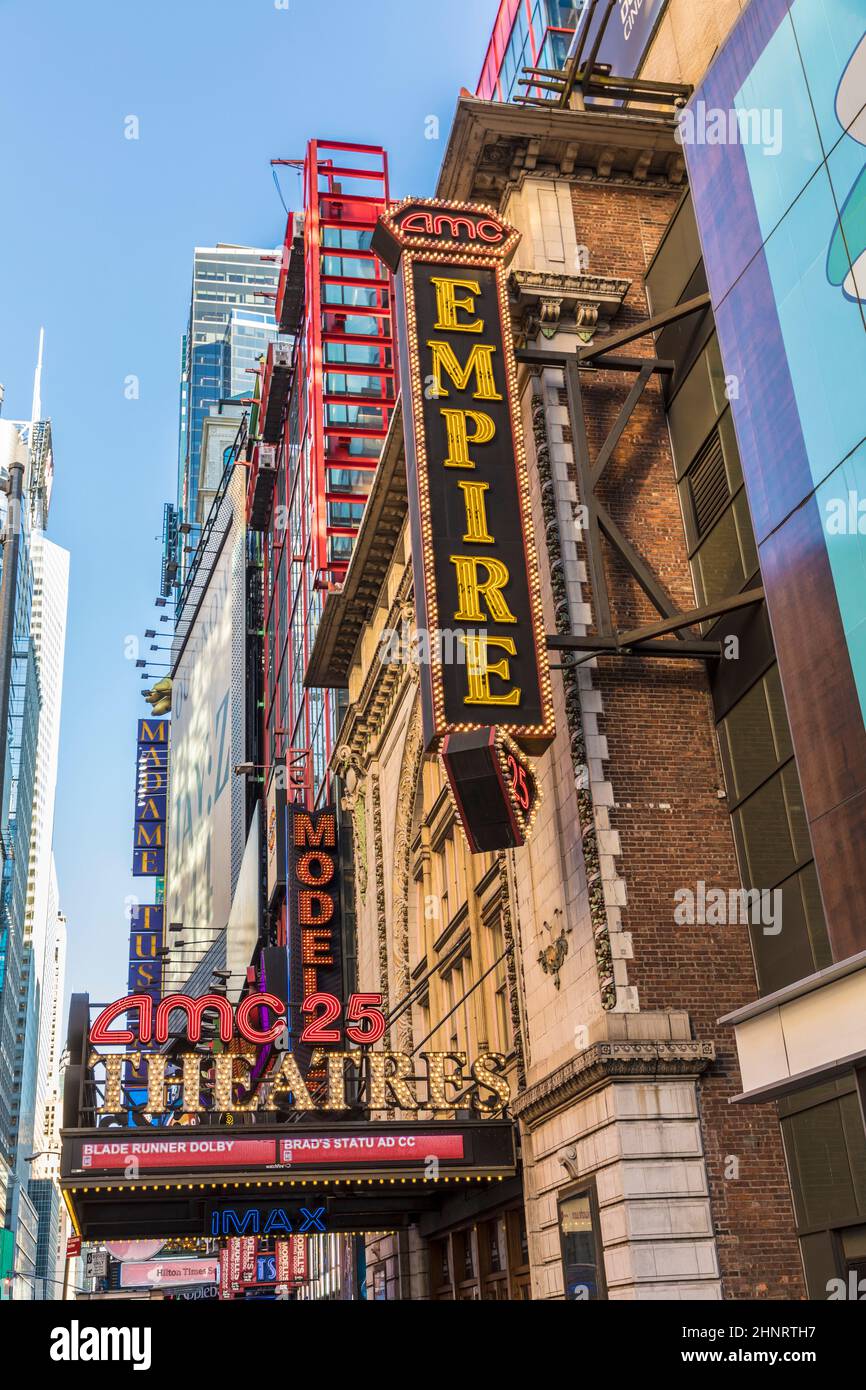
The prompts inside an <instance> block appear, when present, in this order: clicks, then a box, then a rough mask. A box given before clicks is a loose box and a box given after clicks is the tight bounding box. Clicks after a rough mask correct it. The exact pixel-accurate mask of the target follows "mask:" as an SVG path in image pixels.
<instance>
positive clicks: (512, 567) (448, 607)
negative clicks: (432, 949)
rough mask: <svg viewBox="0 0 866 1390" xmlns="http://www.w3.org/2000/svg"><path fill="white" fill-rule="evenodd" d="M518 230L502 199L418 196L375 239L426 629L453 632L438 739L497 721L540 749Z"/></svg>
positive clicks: (428, 741) (428, 693)
mask: <svg viewBox="0 0 866 1390" xmlns="http://www.w3.org/2000/svg"><path fill="white" fill-rule="evenodd" d="M518 237H519V234H518V233H517V232H516V231H515V230H514V229H513V228H511V227H508V226H507V225H506V224H505V223H503V222H502V221H501V220H500V219H499V218H498V217H497V215H496V213H495V212H494V211H493V210H492V209H491V208H486V207H480V206H475V205H471V204H454V203H445V202H438V201H429V202H428V201H419V200H407V201H406V202H403V203H400V204H398V205H397V206H396V207H394V208H393V209H391V210H390V211H389V212H388V213H387V214H385V215H384V216H383V217H382V218H380V220H379V223H378V224H377V227H376V231H375V234H374V238H373V248H374V250H375V251H376V252H377V253H378V255H379V256H380V257H381V258H382V260H383V261H385V263H386V264H387V265H388V266H389V267H390V268H391V269H392V270H393V271H394V272H395V275H396V284H397V315H398V331H399V339H400V359H401V382H402V389H403V400H404V406H403V414H404V431H405V442H406V456H407V457H406V466H407V473H408V481H409V509H410V524H411V527H412V555H413V565H414V572H415V605H416V615H417V621H418V626H419V628H423V629H426V631H427V633H428V634H438V633H443V632H449V633H451V634H452V636H453V637H456V642H454V641H452V642H450V643H449V644H448V650H449V651H450V652H451V653H452V659H450V660H448V661H444V660H443V659H442V656H441V654H437V651H436V644H435V643H431V658H430V660H429V662H428V663H427V664H426V665H425V667H424V668H423V675H422V683H421V688H422V708H423V716H424V734H425V745H426V747H427V748H428V749H430V750H433V749H439V748H440V747H441V745H442V740H443V739H444V738H446V737H449V736H450V737H452V738H453V737H454V736H459V735H462V734H468V733H472V732H473V731H477V730H481V729H489V728H492V727H496V728H499V729H502V730H504V731H505V732H506V733H507V734H508V735H510V736H511V737H512V738H513V739H515V740H516V741H517V742H518V743H519V744H520V745H521V747H523V748H524V749H525V750H526V751H527V752H530V753H541V752H543V751H544V749H545V748H546V747H547V745H548V744H549V743H550V741H551V739H552V737H553V710H552V701H551V690H550V676H549V672H548V668H547V663H546V659H545V652H546V647H545V640H544V629H543V625H542V615H541V596H540V591H539V582H538V564H537V558H536V552H535V542H534V537H533V531H532V520H531V514H530V503H529V490H528V481H527V471H526V456H525V452H524V444H523V431H522V424H521V419H520V414H519V406H518V400H517V373H516V367H515V361H514V349H513V344H512V337H511V324H510V316H509V310H508V292H507V277H506V266H507V263H508V261H509V259H510V258H511V255H512V254H513V252H514V250H515V247H516V245H517V241H518ZM397 272H399V273H397ZM455 652H456V653H457V658H456V659H454V658H453V654H454V653H455Z"/></svg>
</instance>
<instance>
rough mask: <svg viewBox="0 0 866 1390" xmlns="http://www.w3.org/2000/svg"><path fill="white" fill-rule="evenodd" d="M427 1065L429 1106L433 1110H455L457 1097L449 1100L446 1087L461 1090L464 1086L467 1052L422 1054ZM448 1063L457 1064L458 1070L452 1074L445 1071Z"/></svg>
mask: <svg viewBox="0 0 866 1390" xmlns="http://www.w3.org/2000/svg"><path fill="white" fill-rule="evenodd" d="M421 1056H422V1057H423V1059H424V1061H425V1062H426V1063H427V1105H428V1107H429V1108H430V1109H431V1110H453V1109H454V1106H455V1104H456V1097H454V1096H452V1098H451V1099H450V1100H449V1099H448V1096H447V1094H446V1091H445V1087H446V1086H453V1087H454V1088H455V1089H456V1090H458V1091H459V1090H460V1088H461V1087H462V1085H463V1076H462V1072H463V1068H464V1067H465V1066H466V1063H467V1060H468V1058H467V1055H466V1053H465V1052H422V1053H421ZM446 1062H455V1063H456V1064H457V1070H456V1071H455V1072H451V1073H450V1074H449V1073H447V1072H446V1071H445V1064H446Z"/></svg>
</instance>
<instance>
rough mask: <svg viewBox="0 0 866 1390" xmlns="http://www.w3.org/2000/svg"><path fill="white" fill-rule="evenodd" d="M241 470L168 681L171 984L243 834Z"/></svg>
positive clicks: (197, 943)
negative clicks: (175, 943)
mask: <svg viewBox="0 0 866 1390" xmlns="http://www.w3.org/2000/svg"><path fill="white" fill-rule="evenodd" d="M243 479H244V470H243V469H240V468H236V469H235V473H234V477H233V479H232V482H231V484H230V486H229V490H228V493H227V495H226V497H225V499H224V501H223V503H222V508H221V515H220V518H219V527H215V528H214V535H213V536H212V538H211V541H210V543H209V544H210V548H211V551H212V552H213V551H216V549H217V547H218V546H220V545H221V548H219V551H218V554H216V555H215V558H213V559H211V560H209V563H210V565H211V571H210V577H209V579H208V583H207V587H206V589H205V590H204V593H203V594H202V596H201V599H200V601H199V603H198V608H197V611H196V612H195V616H194V618H193V619H192V623H191V626H190V629H189V632H188V634H187V636H186V641H185V643H184V646H183V650H182V652H181V656H180V660H179V662H178V665H177V669H176V671H175V675H174V681H173V684H172V709H171V776H170V782H169V812H168V862H167V871H166V905H167V919H166V920H167V922H169V923H174V922H177V923H181V924H182V928H183V930H182V931H181V932H177V933H173V934H172V935H174V936H176V937H177V938H179V939H180V940H182V941H183V946H182V947H181V948H179V949H178V948H175V949H173V950H172V955H171V962H170V967H169V968H170V977H169V980H168V982H167V983H169V984H170V985H171V986H172V987H173V988H178V987H179V986H180V985H181V984H182V983H183V980H184V979H185V977H186V975H188V974H189V972H190V971H191V970H192V968H193V967H194V966H195V964H196V963H197V961H198V960H200V958H201V957H202V955H204V953H205V951H206V950H207V949H208V948H209V947H210V946H212V945H213V942H214V939H215V937H214V933H215V931H219V930H222V929H224V928H225V927H226V926H227V924H228V920H229V912H230V909H231V903H232V895H233V893H234V888H235V883H236V881H237V875H238V872H239V870H240V861H241V855H242V853H243V846H244V841H245V835H244V824H243V820H244V786H245V783H244V779H243V777H238V776H235V774H234V768H235V766H236V765H237V764H238V763H241V762H243V761H244V720H245V711H244V662H245V651H246V621H245V571H246V555H245V551H246V545H245V523H244V490H243ZM223 513H224V514H223ZM192 602H193V600H192V599H191V598H190V599H188V600H187V603H188V604H190V603H192ZM167 944H168V945H169V946H171V945H172V938H171V936H170V937H169V938H168V941H167Z"/></svg>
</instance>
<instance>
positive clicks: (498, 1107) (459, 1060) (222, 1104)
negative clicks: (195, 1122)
mask: <svg viewBox="0 0 866 1390" xmlns="http://www.w3.org/2000/svg"><path fill="white" fill-rule="evenodd" d="M126 1058H128V1059H129V1060H131V1061H132V1062H133V1064H134V1065H135V1067H136V1075H137V1076H138V1077H141V1078H142V1082H143V1080H144V1077H145V1076H146V1084H147V1099H146V1105H145V1108H144V1113H145V1115H146V1116H150V1117H153V1116H156V1115H165V1114H167V1113H168V1112H169V1110H172V1111H174V1112H175V1113H176V1114H177V1115H221V1114H226V1113H234V1114H242V1113H249V1112H250V1111H260V1112H261V1111H264V1112H266V1111H275V1110H279V1111H291V1110H297V1111H313V1110H314V1111H321V1112H344V1113H345V1112H346V1111H349V1110H355V1111H357V1110H366V1111H374V1110H405V1111H418V1110H422V1111H423V1110H453V1109H454V1108H455V1101H456V1098H457V1097H458V1096H459V1097H460V1101H461V1108H464V1109H472V1110H473V1111H474V1112H475V1113H476V1114H478V1115H480V1116H484V1117H486V1116H492V1115H498V1114H500V1113H501V1112H502V1111H503V1110H504V1109H505V1107H506V1106H507V1105H508V1103H509V1101H510V1099H511V1087H510V1085H509V1083H508V1080H507V1078H506V1076H505V1057H504V1055H503V1054H502V1053H501V1052H482V1053H480V1054H479V1056H478V1057H477V1058H476V1059H475V1061H473V1062H472V1063H471V1064H470V1063H469V1059H468V1057H467V1054H466V1053H465V1052H421V1053H419V1054H418V1059H417V1061H416V1060H415V1059H414V1058H413V1057H410V1056H409V1054H408V1053H406V1052H384V1051H383V1052H378V1051H374V1050H373V1049H365V1050H364V1051H361V1050H359V1049H353V1050H351V1051H348V1052H346V1051H343V1050H339V1049H335V1050H333V1051H331V1050H329V1051H327V1052H325V1051H322V1050H321V1049H316V1050H315V1051H314V1052H313V1054H312V1058H311V1061H310V1065H309V1067H305V1068H304V1070H302V1069H301V1066H300V1065H299V1062H298V1058H297V1056H296V1055H295V1054H294V1053H292V1052H285V1053H282V1054H279V1053H278V1054H276V1058H275V1061H274V1064H273V1065H272V1066H271V1068H270V1069H269V1070H268V1071H267V1072H266V1073H265V1074H264V1076H263V1077H262V1078H261V1081H260V1083H259V1084H258V1085H257V1086H255V1087H254V1086H253V1080H252V1068H253V1067H254V1065H255V1061H256V1053H255V1050H254V1049H252V1048H251V1049H250V1050H249V1051H242V1052H238V1051H233V1052H221V1053H217V1054H215V1055H213V1056H211V1055H202V1054H201V1053H199V1052H186V1053H181V1054H180V1055H179V1056H177V1057H174V1058H172V1059H169V1058H167V1057H166V1055H165V1053H163V1052H139V1051H132V1052H130V1053H126V1054H124V1053H100V1052H91V1053H90V1054H89V1056H88V1066H89V1067H90V1069H91V1070H92V1069H93V1068H95V1067H102V1068H103V1069H104V1082H103V1083H101V1084H102V1101H101V1104H100V1105H98V1106H97V1113H98V1114H100V1115H121V1114H123V1113H124V1111H125V1110H126V1109H127V1108H128V1103H127V1102H126V1101H125V1100H124V1096H123V1087H122V1084H121V1074H122V1069H123V1066H124V1061H125V1059H126ZM419 1066H420V1068H421V1069H422V1074H421V1075H420V1076H419V1075H418V1071H419ZM322 1067H325V1068H326V1079H327V1084H326V1087H325V1091H324V1094H320V1092H319V1089H318V1086H317V1087H316V1088H315V1089H316V1096H317V1098H316V1099H314V1098H313V1095H312V1094H311V1092H310V1088H309V1086H308V1084H307V1083H308V1081H312V1080H313V1079H315V1080H316V1082H318V1079H319V1077H320V1076H321V1074H322V1073H321V1071H320V1070H318V1069H319V1068H322ZM349 1070H350V1071H351V1072H352V1074H353V1077H356V1078H357V1080H358V1083H359V1086H360V1087H361V1088H362V1090H363V1094H364V1100H363V1102H360V1101H359V1102H358V1104H357V1105H354V1106H353V1105H350V1104H349V1101H348V1099H347V1085H346V1083H347V1071H349ZM305 1072H306V1076H305V1074H304V1073H305ZM449 1088H450V1089H449ZM167 1093H171V1104H169V1103H168V1101H167ZM205 1099H207V1100H208V1101H209V1105H207V1106H206V1105H205V1104H204V1103H203V1101H204V1100H205ZM167 1142H168V1143H169V1145H170V1146H171V1145H178V1144H181V1143H182V1142H185V1141H181V1140H171V1141H167ZM250 1142H253V1141H250ZM189 1143H190V1145H191V1147H190V1149H189V1153H190V1155H193V1154H196V1153H199V1152H201V1153H205V1154H207V1153H214V1154H217V1153H219V1152H221V1147H220V1146H221V1144H222V1143H223V1141H221V1140H213V1141H210V1140H205V1139H202V1140H198V1139H193V1140H190V1141H189ZM173 1151H174V1150H173V1149H172V1148H171V1147H169V1148H167V1149H166V1150H165V1152H166V1153H171V1152H173ZM105 1152H106V1153H108V1152H111V1148H110V1146H109V1147H107V1148H106V1149H105ZM154 1152H156V1150H154ZM362 1158H363V1155H362Z"/></svg>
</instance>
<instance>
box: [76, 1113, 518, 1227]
mask: <svg viewBox="0 0 866 1390" xmlns="http://www.w3.org/2000/svg"><path fill="white" fill-rule="evenodd" d="M515 1171H516V1169H515V1150H514V1131H513V1126H512V1124H511V1123H510V1121H507V1120H503V1121H496V1120H493V1121H491V1120H475V1121H466V1122H463V1123H446V1122H443V1121H433V1122H432V1123H424V1122H423V1121H418V1122H415V1123H412V1122H410V1123H408V1124H407V1123H398V1122H393V1121H391V1122H384V1123H381V1124H373V1123H369V1124H359V1125H355V1124H352V1123H349V1122H344V1123H339V1122H338V1123H336V1124H333V1125H330V1126H328V1127H322V1126H321V1125H317V1126H315V1125H311V1124H290V1125H284V1126H281V1127H279V1128H265V1127H264V1126H253V1125H247V1126H241V1125H238V1126H237V1127H229V1126H226V1127H221V1128H216V1127H209V1126H208V1127H206V1126H201V1127H198V1128H196V1129H195V1130H192V1129H188V1128H185V1129H180V1128H178V1129H172V1128H169V1129H155V1128H154V1129H150V1130H148V1131H144V1130H142V1129H114V1128H105V1129H88V1130H68V1131H65V1132H64V1136H63V1151H62V1163H61V1188H62V1191H63V1194H64V1198H65V1201H66V1204H67V1207H68V1209H69V1212H70V1215H71V1217H72V1220H73V1223H74V1225H75V1229H76V1231H77V1233H78V1234H79V1235H81V1236H82V1237H83V1239H84V1240H92V1241H97V1240H121V1239H139V1238H145V1237H151V1236H163V1237H166V1238H168V1237H171V1236H204V1235H225V1234H233V1233H234V1232H235V1230H236V1229H250V1230H254V1231H255V1233H261V1232H263V1231H265V1229H266V1228H268V1229H269V1230H271V1231H273V1230H277V1231H279V1230H286V1229H288V1228H289V1227H290V1228H291V1229H292V1230H293V1231H295V1232H297V1231H299V1230H301V1229H302V1228H303V1227H304V1225H305V1223H307V1229H308V1230H310V1231H311V1230H322V1229H324V1230H328V1231H332V1232H359V1233H360V1232H363V1231H379V1230H386V1229H387V1230H394V1229H397V1228H400V1227H404V1226H407V1225H409V1224H411V1223H413V1222H416V1221H418V1220H419V1219H420V1218H421V1217H422V1216H423V1215H424V1214H425V1213H426V1212H428V1211H430V1210H433V1209H435V1208H436V1206H437V1205H438V1204H439V1203H440V1202H441V1201H442V1199H443V1198H444V1197H445V1196H453V1195H457V1194H459V1192H460V1191H461V1190H462V1191H465V1192H466V1193H467V1195H469V1194H474V1193H477V1192H479V1191H484V1189H489V1188H490V1187H491V1186H493V1185H496V1186H498V1184H499V1183H500V1182H504V1181H505V1180H506V1179H508V1178H510V1177H513V1176H514V1174H515ZM253 1212H255V1213H256V1215H255V1216H253V1215H251V1213H253ZM314 1213H318V1216H316V1217H315V1219H314ZM269 1223H270V1224H269Z"/></svg>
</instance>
